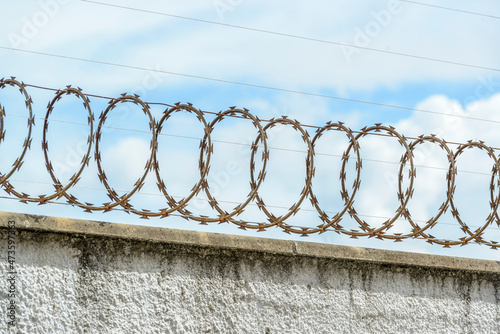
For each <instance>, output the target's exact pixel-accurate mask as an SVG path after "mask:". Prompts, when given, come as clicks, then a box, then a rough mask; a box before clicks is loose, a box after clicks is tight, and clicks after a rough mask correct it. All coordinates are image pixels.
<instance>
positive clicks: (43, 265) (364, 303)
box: [0, 213, 500, 333]
mask: <svg viewBox="0 0 500 334" xmlns="http://www.w3.org/2000/svg"><path fill="white" fill-rule="evenodd" d="M9 219H15V220H16V222H17V225H16V227H17V232H18V235H17V244H16V263H15V265H16V268H17V277H16V288H17V297H16V298H17V299H16V308H17V309H16V319H17V323H16V326H15V327H10V328H9V329H8V330H7V328H8V326H7V320H6V319H7V318H6V316H5V315H6V311H5V310H6V308H7V300H8V298H7V290H8V283H6V282H7V280H6V273H7V272H8V268H7V260H6V248H7V243H6V240H7V239H6V231H7V229H5V228H0V233H1V238H0V249H1V251H0V252H1V253H0V270H1V272H2V273H4V275H3V277H2V284H1V285H0V301H1V309H2V312H3V314H2V318H3V320H2V321H1V322H0V332H1V333H7V332H12V333H499V332H500V295H499V291H500V290H499V287H500V280H499V278H500V275H499V273H500V269H499V268H500V265H499V264H498V263H497V262H493V261H477V260H469V261H465V260H464V261H462V260H460V259H453V258H450V259H446V258H443V257H436V256H427V255H415V256H414V257H411V255H408V254H397V253H395V252H385V253H384V252H383V251H375V250H363V249H359V248H353V249H349V247H338V246H331V245H311V244H308V243H297V242H287V241H273V240H266V239H257V238H245V237H233V236H220V235H215V236H214V235H210V234H206V233H200V232H184V231H182V232H181V231H169V230H166V229H162V231H161V233H159V232H158V231H157V230H158V229H153V228H147V227H137V226H133V227H131V226H126V225H119V224H113V226H110V225H111V224H99V223H93V222H85V224H83V223H82V222H81V221H69V220H60V219H53V218H46V217H35V216H24V215H13V214H10V215H9V214H7V213H4V214H1V215H0V221H1V224H0V227H1V226H6V224H7V220H9ZM103 229H104V230H105V231H104V232H103ZM71 231H72V232H71ZM131 235H134V236H137V238H136V237H134V238H132V237H127V236H131ZM148 235H149V236H148ZM153 235H154V236H153ZM231 245H234V247H232V246H231ZM288 247H290V248H288ZM405 259H406V260H405ZM405 261H406V262H407V263H405ZM426 263H427V264H428V265H425V264H426Z"/></svg>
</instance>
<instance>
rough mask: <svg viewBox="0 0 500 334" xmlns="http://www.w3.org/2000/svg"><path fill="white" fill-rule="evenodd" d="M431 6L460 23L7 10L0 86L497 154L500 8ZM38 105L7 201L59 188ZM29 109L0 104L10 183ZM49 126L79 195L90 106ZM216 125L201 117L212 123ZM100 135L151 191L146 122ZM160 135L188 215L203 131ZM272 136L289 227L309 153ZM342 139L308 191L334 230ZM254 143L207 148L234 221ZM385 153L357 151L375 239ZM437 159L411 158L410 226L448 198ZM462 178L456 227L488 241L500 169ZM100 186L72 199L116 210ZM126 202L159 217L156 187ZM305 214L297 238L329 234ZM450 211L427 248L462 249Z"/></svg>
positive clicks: (364, 1) (406, 15) (328, 143)
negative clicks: (451, 242) (284, 120)
mask: <svg viewBox="0 0 500 334" xmlns="http://www.w3.org/2000/svg"><path fill="white" fill-rule="evenodd" d="M425 1H426V2H425ZM425 1H424V0H422V3H427V4H432V5H436V6H442V7H449V8H454V9H457V10H455V11H454V10H450V9H442V8H436V7H430V6H425V5H422V4H415V3H411V2H407V1H396V0H390V1H386V0H380V1H379V0H377V1H368V0H357V1H345V0H334V1H320V0H317V1H312V2H307V3H305V2H299V1H274V2H272V3H269V2H267V1H260V0H258V1H245V0H197V1H190V2H185V3H184V2H177V1H145V2H141V3H140V4H138V3H137V2H133V1H112V0H103V1H97V2H100V3H95V2H91V1H80V0H40V1H24V2H16V3H10V2H9V3H7V2H5V3H4V4H3V5H2V11H1V12H0V19H1V21H2V22H3V24H2V26H3V28H2V33H1V34H0V61H1V62H0V64H2V65H1V67H0V70H1V74H0V77H10V76H16V77H17V78H18V79H19V80H22V81H24V82H25V83H28V84H33V85H39V86H44V87H50V88H64V87H65V86H66V85H69V84H71V85H74V86H79V87H81V88H82V89H83V91H84V92H85V93H89V94H97V95H104V96H109V97H118V96H119V94H121V93H123V92H130V93H136V94H138V95H140V97H141V98H142V99H143V100H144V101H147V102H164V103H168V104H173V103H176V102H182V103H185V102H190V103H193V105H194V106H195V107H196V108H199V109H202V110H205V111H212V112H218V111H221V110H227V109H228V108H229V107H231V106H237V107H238V108H248V109H249V110H250V111H251V113H252V114H254V115H256V116H258V117H260V118H262V119H269V118H272V117H280V116H282V115H286V116H289V117H290V118H295V119H297V120H298V121H300V122H301V123H302V124H309V125H317V126H322V125H324V124H325V123H326V122H328V121H342V122H345V123H346V125H347V126H349V127H350V128H351V129H353V130H359V129H361V128H362V127H364V126H369V125H373V124H374V123H383V124H384V125H391V126H394V127H395V128H396V129H397V131H398V132H399V133H401V134H404V135H406V136H407V137H416V136H418V135H421V134H425V135H428V134H431V133H433V134H436V135H437V136H438V137H440V138H444V139H445V140H447V141H453V142H459V143H464V142H466V141H467V140H484V141H485V142H486V144H487V145H489V146H492V147H497V148H498V147H500V138H499V137H498V126H499V124H498V122H499V121H500V117H499V116H498V110H500V75H499V74H498V73H499V69H500V60H499V59H500V57H499V53H500V45H499V44H498V43H496V41H497V40H498V33H499V32H500V19H498V16H500V4H498V3H496V2H494V1H475V2H470V1H451V0H448V1H445V0H441V1H440V0H433V1H432V2H431V1H430V0H425ZM105 4H108V5H105ZM109 5H111V6H109ZM119 6H123V7H129V8H133V9H135V10H133V9H126V8H119ZM153 12H154V13H153ZM465 12H469V13H465ZM473 13H479V14H483V15H477V14H473ZM492 16H496V18H495V17H492ZM197 20H198V21H197ZM200 20H205V21H211V22H212V23H209V22H201V21H200ZM231 25H237V26H240V27H247V28H251V29H253V30H249V29H240V28H236V27H234V26H231ZM255 30H263V31H265V32H262V31H260V32H259V31H255ZM280 34H281V35H280ZM283 34H287V35H289V36H284V35H283ZM292 35H293V36H292ZM297 36H299V37H300V38H298V37H297ZM345 45H352V46H354V47H346V46H345ZM356 47H361V48H356ZM13 49H18V50H19V51H15V50H13ZM369 49H372V50H369ZM373 49H375V50H379V51H374V50H373ZM395 53H398V54H395ZM49 54H50V55H49ZM63 57H70V58H73V59H68V58H63ZM418 57H420V58H418ZM75 58H78V59H75ZM422 58H430V59H433V60H429V59H422ZM99 62H100V63H99ZM103 62H106V63H113V64H115V66H113V65H109V64H103ZM116 65H119V66H116ZM130 67H135V68H130ZM168 73H171V74H168ZM172 73H177V74H180V75H174V74H172ZM189 76H198V77H205V78H212V79H217V80H224V81H232V82H239V83H245V84H250V85H258V86H265V87H274V88H279V89H280V90H272V89H266V88H258V87H250V86H248V85H237V84H230V83H225V82H220V81H214V80H204V79H199V78H193V77H189ZM287 90H288V91H300V92H304V93H306V94H299V93H291V92H286V91H287ZM28 91H29V93H30V95H32V97H33V100H34V113H35V116H36V117H37V118H40V119H37V121H36V126H35V127H34V130H33V131H34V132H33V147H32V149H31V150H30V152H28V155H27V157H26V162H25V164H24V166H23V168H22V169H21V170H20V171H19V172H17V173H16V174H15V175H13V177H12V179H13V180H15V181H12V183H13V184H14V185H15V187H16V189H20V190H21V189H22V191H25V192H29V193H30V194H43V193H50V192H51V191H52V186H51V180H50V177H49V176H48V174H47V173H46V171H45V168H44V158H43V154H42V150H41V149H40V143H41V136H42V131H43V117H45V113H46V109H45V107H46V105H47V103H48V102H49V101H50V100H51V99H52V98H53V96H54V92H51V91H46V90H40V89H36V88H32V87H29V88H28ZM318 95H323V96H318ZM325 96H329V97H325ZM347 100H350V101H347ZM353 100H357V101H366V102H370V103H375V104H379V105H374V104H370V103H361V102H354V101H353ZM90 101H91V107H92V111H93V113H94V114H95V116H96V118H97V116H98V115H99V114H100V113H101V111H103V110H104V109H105V108H106V103H107V100H103V99H98V98H90ZM22 103H23V101H22V99H21V98H20V95H19V93H18V92H17V91H16V90H15V89H14V88H12V87H7V88H5V89H3V90H1V91H0V104H1V105H2V106H4V107H5V109H6V113H7V117H6V118H5V124H6V129H7V132H6V138H5V141H4V142H2V143H1V145H0V154H2V156H3V157H5V158H4V159H2V161H1V162H0V168H1V171H2V173H5V171H6V170H8V168H9V166H10V165H11V164H12V162H13V161H14V160H15V158H16V157H17V155H18V153H17V152H19V150H20V147H21V143H22V140H23V138H24V137H25V135H26V134H25V131H26V119H25V118H22V117H16V115H17V116H20V115H21V116H22V115H24V116H25V115H26V110H25V108H23V107H22ZM382 105H387V106H382ZM391 105H392V106H401V107H404V108H406V109H400V108H393V107H390V106H391ZM422 110H427V111H431V112H435V113H438V114H433V113H426V112H422ZM163 111H164V108H163V107H160V106H154V107H152V114H153V116H154V117H155V119H156V120H159V119H160V118H161V116H162V113H163ZM443 114H445V115H443ZM446 115H452V116H446ZM456 116H459V117H456ZM51 118H53V119H55V120H64V121H66V123H62V122H57V121H51V123H50V126H49V130H48V135H49V139H50V152H51V160H52V161H53V162H54V164H55V165H57V172H58V173H60V174H59V177H60V178H61V180H67V179H68V178H69V177H70V176H71V175H72V174H73V173H75V172H76V171H77V170H78V168H79V160H80V159H81V157H82V154H83V153H84V152H85V150H86V148H85V145H82V142H84V141H85V139H86V137H87V135H88V126H87V125H86V124H87V115H86V112H85V110H84V109H83V108H82V103H81V100H78V99H77V98H75V97H72V96H71V97H65V98H63V100H61V102H60V103H58V104H56V108H55V110H54V112H53V114H52V115H51ZM213 118H214V116H212V115H209V114H207V121H211V120H212V119H213ZM471 118H477V119H480V120H477V119H476V120H473V119H471ZM67 122H72V123H67ZM76 123H83V124H76ZM106 124H107V125H108V126H112V127H115V129H108V130H106V132H105V133H104V134H103V138H104V139H103V140H102V142H101V150H102V152H103V166H104V167H105V169H106V173H107V174H108V176H109V181H110V184H112V186H113V187H114V188H115V189H117V191H118V192H119V193H120V194H123V192H122V190H123V191H127V190H130V189H131V187H132V186H133V183H134V182H135V181H136V180H137V178H138V177H140V175H141V171H142V169H143V168H144V163H145V162H146V161H147V159H148V154H149V153H148V152H149V148H148V145H149V141H150V137H151V135H150V133H148V131H149V128H148V120H147V117H146V116H145V115H144V114H143V113H142V112H141V111H140V109H138V108H137V107H135V106H133V105H131V104H124V105H123V106H120V108H117V109H116V110H115V111H113V112H111V113H110V116H109V119H108V121H107V123H106ZM96 126H97V122H96V124H95V127H96ZM116 128H123V129H127V130H120V129H116ZM94 130H95V128H94ZM130 130H134V131H130ZM162 132H163V133H164V134H167V135H168V136H162V138H161V139H160V148H159V152H160V153H159V156H160V158H159V160H160V165H161V166H162V172H163V173H164V174H163V177H164V181H165V182H166V183H167V184H168V187H169V192H171V193H172V194H173V195H175V196H179V198H182V197H183V196H186V195H187V194H188V193H189V191H190V189H191V187H192V186H193V185H194V184H195V183H196V182H197V180H198V179H199V176H198V174H197V173H198V170H197V168H196V166H197V164H198V156H199V149H198V145H199V139H192V138H201V137H202V136H203V126H202V125H201V124H200V123H199V122H198V121H197V120H196V118H195V117H194V116H193V115H191V114H188V113H182V114H175V115H174V116H172V117H171V118H170V119H169V121H168V122H167V123H166V124H165V126H164V129H163V130H162ZM271 132H272V133H271V134H270V136H272V139H270V144H269V146H271V147H272V148H273V149H272V150H271V157H270V161H269V166H268V177H267V178H266V181H265V182H264V183H263V185H262V187H261V189H260V190H259V194H261V195H262V197H263V199H265V202H266V203H267V204H268V205H269V206H270V207H272V208H273V210H274V209H275V210H276V214H283V212H285V211H283V209H282V208H281V207H290V205H292V204H293V203H294V202H295V201H297V199H298V198H299V194H300V191H301V189H302V187H303V186H304V177H305V165H304V159H305V157H306V154H305V150H306V149H307V147H306V146H305V144H304V143H303V141H302V140H301V139H300V136H299V135H298V134H297V132H294V131H293V130H291V129H290V127H286V126H277V127H276V128H275V129H274V130H272V131H271ZM332 132H334V131H329V133H328V134H327V135H325V137H326V139H323V141H322V142H321V143H319V142H318V146H317V152H318V153H325V154H326V155H325V154H323V155H321V154H319V155H318V157H317V159H316V167H317V174H318V175H317V176H316V178H315V180H314V181H313V189H314V191H315V194H316V195H317V196H318V199H319V200H320V202H321V203H322V207H325V210H328V211H329V212H332V214H333V213H334V212H337V211H338V210H339V208H341V207H342V202H341V200H340V196H339V194H338V189H339V186H340V184H339V182H338V175H339V172H340V166H341V161H340V159H339V157H338V155H341V154H342V152H343V151H344V150H345V149H346V147H347V141H346V139H345V138H346V137H345V135H343V134H342V133H332ZM311 134H313V132H311ZM255 136H256V130H255V128H253V126H252V125H251V123H250V122H245V121H244V120H231V119H227V118H226V119H224V120H223V121H222V122H221V123H219V124H218V125H217V127H216V130H215V131H214V133H213V140H214V141H215V148H214V154H213V157H212V168H211V171H210V174H209V176H208V181H209V183H210V184H211V187H212V189H213V190H214V192H217V196H216V197H217V199H220V200H221V202H223V203H224V205H225V207H227V208H228V209H229V208H231V207H234V206H235V205H236V204H235V203H241V202H242V201H244V200H245V196H246V194H247V193H248V191H249V189H248V181H249V173H248V166H249V159H250V152H249V150H245V147H247V148H248V146H244V145H243V146H242V145H241V144H249V143H250V142H251V141H252V140H253V139H252V138H255ZM186 137H192V138H186ZM373 137H374V136H367V137H365V138H362V139H361V140H360V145H361V155H362V158H363V164H364V168H363V170H362V180H363V181H362V187H361V188H360V190H359V192H358V194H357V195H356V202H355V205H356V206H355V207H356V210H357V211H358V212H359V213H360V214H364V215H365V216H366V220H367V221H368V222H369V223H370V224H373V225H377V224H380V222H381V221H383V219H382V220H381V219H379V218H377V217H386V218H387V217H392V216H393V215H394V211H395V209H396V208H397V206H398V204H397V197H396V192H397V190H396V189H395V186H397V183H394V180H395V178H396V177H397V173H398V168H399V164H398V161H399V159H400V156H401V154H402V152H403V151H402V148H401V146H399V145H398V144H397V142H396V141H395V140H391V139H380V138H378V139H377V138H373ZM379 139H380V140H379ZM226 142H230V143H226ZM431 146H432V145H430V146H426V149H422V150H420V151H419V152H418V154H416V158H415V159H416V162H415V163H416V164H417V165H418V166H417V178H416V180H415V195H414V198H413V199H412V200H411V201H410V203H409V209H410V211H411V212H412V217H414V218H415V219H419V220H421V221H426V220H427V219H429V218H430V217H432V216H433V215H435V214H436V212H437V210H438V208H439V205H440V204H441V203H442V202H443V201H444V196H445V191H446V180H445V177H446V175H445V170H446V168H447V166H448V165H447V161H446V156H445V155H444V154H443V151H441V150H440V149H439V148H438V149H435V148H432V147H431ZM450 147H451V148H452V149H456V148H457V147H456V146H450ZM283 149H285V150H283ZM287 150H288V151H287ZM497 152H498V151H497ZM374 160H376V161H374ZM259 163H260V162H258V163H257V165H258V166H257V168H259V166H260V165H259ZM353 163H354V161H351V163H350V164H349V165H348V173H347V174H348V175H347V178H348V180H349V181H350V182H352V180H353V178H354V165H353ZM429 166H430V167H431V168H428V167H429ZM457 167H458V170H459V174H458V175H457V178H456V184H457V191H456V193H455V198H454V200H455V202H456V204H457V208H458V210H459V211H460V213H461V217H463V218H464V220H465V221H467V222H468V224H469V225H471V226H475V227H474V229H475V228H478V227H480V226H482V225H484V219H485V218H486V217H487V216H488V214H489V211H488V210H489V205H488V201H489V196H490V193H489V184H490V179H491V171H490V170H491V167H492V160H491V159H489V158H488V157H487V155H486V153H485V152H484V151H481V150H478V149H471V150H467V151H466V152H465V153H464V154H463V155H462V156H461V157H460V158H459V159H458V160H457ZM349 168H351V169H349ZM96 175H97V169H96V165H95V162H94V161H93V160H92V162H91V164H90V165H89V167H88V168H86V169H85V172H84V174H83V176H82V179H81V180H80V181H79V183H78V184H77V186H78V187H74V189H72V193H74V194H75V195H77V197H78V198H81V199H82V200H83V201H87V202H95V203H98V202H100V203H102V202H106V201H108V199H107V197H106V194H105V192H104V191H103V190H102V189H103V186H102V184H100V183H99V181H98V179H97V176H96ZM405 182H406V181H405ZM405 185H406V184H405ZM4 195H5V196H8V195H7V194H6V193H5V194H4ZM193 201H194V200H193ZM196 201H197V202H196V203H197V204H194V202H190V203H191V204H190V208H192V209H193V210H194V211H196V212H199V213H200V214H208V215H213V214H214V211H210V209H209V208H207V207H206V201H204V200H203V198H200V199H198V200H196ZM132 202H133V203H134V205H137V206H140V207H141V206H142V207H144V208H150V209H155V208H162V207H164V206H165V200H164V198H163V197H162V196H161V195H160V193H159V192H158V190H157V188H156V186H155V179H154V177H153V175H149V176H148V179H147V182H146V185H145V187H144V188H143V190H142V191H141V193H140V194H138V195H135V196H134V197H133V200H132ZM0 203H1V205H2V210H5V211H22V212H30V213H38V214H47V215H54V216H64V217H74V218H83V219H94V220H106V221H112V222H124V223H133V224H147V225H151V226H162V227H171V228H183V229H195V230H203V231H209V232H217V233H238V234H244V235H249V236H255V235H258V236H262V237H271V238H287V239H294V240H295V239H297V240H307V241H313V242H329V243H335V244H344V245H355V246H364V247H376V248H384V249H395V250H401V251H414V252H423V253H433V254H442V255H448V256H466V257H476V258H484V259H497V258H498V252H497V251H491V250H489V249H488V248H487V247H486V246H476V245H468V246H466V247H453V248H452V249H442V248H441V247H440V246H431V245H428V244H426V243H425V242H424V241H421V240H406V241H404V242H403V243H397V244H394V243H392V242H390V241H378V240H373V239H366V238H362V239H359V240H352V239H349V238H348V237H346V236H342V235H338V234H336V233H334V232H327V233H325V234H322V235H314V236H311V237H309V238H308V239H305V238H299V237H298V236H293V235H292V236H289V235H286V234H284V233H282V231H281V230H280V229H278V228H275V229H271V230H269V231H268V232H266V233H256V232H254V231H241V230H239V229H237V228H236V227H235V226H230V225H227V224H224V225H209V226H199V225H198V224H197V223H196V222H190V221H186V220H183V219H181V218H176V217H169V218H167V219H162V220H160V219H151V220H148V221H144V220H140V219H138V217H137V216H134V215H127V214H125V213H123V212H110V213H105V214H103V213H100V212H96V213H93V214H86V213H82V210H81V209H79V208H75V207H69V206H65V205H57V204H52V205H46V206H37V205H34V204H30V205H21V204H18V203H17V202H16V201H14V200H12V199H1V200H0ZM254 204H255V202H254V203H253V205H250V206H248V209H247V210H246V211H245V213H244V214H242V219H247V220H251V221H261V220H262V221H264V220H265V219H266V217H265V215H263V214H262V212H259V210H258V209H257V208H256V206H255V205H254ZM301 208H302V210H301V212H299V214H297V215H296V216H294V217H292V218H290V223H291V224H293V225H300V226H315V225H317V224H318V223H319V222H318V221H317V214H316V213H315V211H314V208H312V206H311V205H310V203H309V202H308V200H305V201H304V203H303V204H302V206H301ZM280 210H281V211H280ZM449 211H450V210H448V213H447V214H445V215H443V217H442V218H441V219H440V220H439V222H440V223H439V224H438V225H437V226H436V227H435V228H433V234H435V235H437V236H442V237H443V238H445V237H449V238H458V237H460V236H461V235H460V233H461V232H460V227H459V226H458V225H457V222H456V221H455V220H454V218H453V217H452V216H451V214H449ZM273 212H274V211H273ZM370 219H371V220H370ZM345 224H346V226H349V227H351V228H355V222H353V221H352V220H350V219H349V218H348V217H346V219H345ZM396 225H397V226H396V227H395V229H400V230H401V231H405V229H406V228H407V227H405V226H407V225H408V224H406V225H405V221H403V220H399V221H398V222H397V224H396ZM497 230H498V228H496V229H495V228H494V227H493V226H492V227H490V228H488V229H487V234H486V237H487V238H490V239H491V240H499V241H500V233H499V232H498V231H497ZM495 238H496V239H495Z"/></svg>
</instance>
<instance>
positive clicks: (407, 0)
mask: <svg viewBox="0 0 500 334" xmlns="http://www.w3.org/2000/svg"><path fill="white" fill-rule="evenodd" d="M400 1H402V2H408V3H412V4H414V5H420V6H426V7H433V8H439V9H446V10H451V11H454V12H460V13H464V14H470V15H477V16H483V17H489V18H493V19H500V16H495V15H488V14H483V13H477V12H471V11H468V10H461V9H456V8H450V7H443V6H437V5H432V4H428V3H423V2H417V1H410V0H400Z"/></svg>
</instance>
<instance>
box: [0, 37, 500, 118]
mask: <svg viewBox="0 0 500 334" xmlns="http://www.w3.org/2000/svg"><path fill="white" fill-rule="evenodd" d="M0 49H5V50H11V51H19V52H26V53H31V54H38V55H43V56H49V57H56V58H62V59H69V60H77V61H83V62H90V63H96V64H101V65H109V66H116V67H122V68H129V69H135V70H140V71H153V72H159V73H166V74H172V75H177V76H184V77H188V78H195V79H202V80H209V81H215V82H222V83H227V84H234V85H242V86H247V87H254V88H262V89H268V90H274V91H282V92H286V93H294V94H301V95H306V96H315V97H322V98H328V99H335V100H340V101H346V102H355V103H362V104H368V105H374V106H379V107H387V108H393V109H400V110H407V111H417V112H423V113H429V114H436V115H442V116H448V117H458V118H464V119H470V120H475V121H482V122H490V123H498V124H500V121H496V120H488V119H483V118H478V117H471V116H464V115H455V114H447V113H442V112H438V111H432V110H426V109H420V108H410V107H405V106H398V105H393V104H385V103H378V102H373V101H364V100H357V99H348V98H343V97H339V96H334V95H325V94H316V93H309V92H303V91H298V90H292V89H285V88H278V87H270V86H263V85H256V84H250V83H245V82H238V81H230V80H224V79H216V78H209V77H203V76H197V75H190V74H184V73H177V72H169V71H163V70H156V69H147V68H144V67H138V66H131V65H123V64H116V63H110V62H103V61H98V60H92V59H85V58H78V57H70V56H63V55H56V54H52V53H46V52H38V51H30V50H21V49H16V48H11V47H6V46H0ZM99 97H100V96H99ZM155 104H161V103H155Z"/></svg>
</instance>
